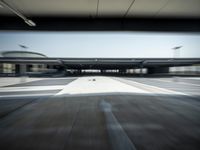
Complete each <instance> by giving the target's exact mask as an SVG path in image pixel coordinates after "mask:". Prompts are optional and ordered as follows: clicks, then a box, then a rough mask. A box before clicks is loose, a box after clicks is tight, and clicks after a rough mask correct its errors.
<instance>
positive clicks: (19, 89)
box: [0, 85, 65, 92]
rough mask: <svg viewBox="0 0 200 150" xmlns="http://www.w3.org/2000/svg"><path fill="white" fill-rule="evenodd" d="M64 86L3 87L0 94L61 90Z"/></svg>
mask: <svg viewBox="0 0 200 150" xmlns="http://www.w3.org/2000/svg"><path fill="white" fill-rule="evenodd" d="M64 87H65V86H63V85H62V86H25V87H3V88H0V92H22V91H46V90H61V89H63V88H64Z"/></svg>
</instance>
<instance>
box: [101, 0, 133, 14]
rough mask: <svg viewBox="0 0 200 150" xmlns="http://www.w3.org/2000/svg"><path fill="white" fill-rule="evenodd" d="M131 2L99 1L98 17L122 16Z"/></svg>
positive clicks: (129, 0) (124, 0)
mask: <svg viewBox="0 0 200 150" xmlns="http://www.w3.org/2000/svg"><path fill="white" fill-rule="evenodd" d="M132 1H133V0H99V9H98V10H99V11H98V15H99V16H110V15H114V16H123V15H124V14H125V13H126V11H127V9H128V7H129V6H130V5H131V3H132Z"/></svg>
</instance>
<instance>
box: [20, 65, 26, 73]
mask: <svg viewBox="0 0 200 150" xmlns="http://www.w3.org/2000/svg"><path fill="white" fill-rule="evenodd" d="M26 71H27V70H26V64H20V66H19V74H20V75H25V74H26Z"/></svg>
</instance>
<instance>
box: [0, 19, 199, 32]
mask: <svg viewBox="0 0 200 150" xmlns="http://www.w3.org/2000/svg"><path fill="white" fill-rule="evenodd" d="M31 19H33V20H34V21H35V22H36V24H37V26H36V27H30V26H27V25H26V24H24V23H23V22H21V20H20V19H19V18H17V17H3V16H0V20H2V21H1V22H0V30H22V31H23V30H24V31H26V30H28V31H29V30H31V31H164V32H171V31H175V32H200V19H189V18H188V19H187V18H185V19H172V18H164V19H163V18H162V19H161V18H60V17H55V18H53V17H34V18H31Z"/></svg>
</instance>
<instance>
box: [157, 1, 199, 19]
mask: <svg viewBox="0 0 200 150" xmlns="http://www.w3.org/2000/svg"><path fill="white" fill-rule="evenodd" d="M158 16H171V17H200V0H169V3H168V4H167V5H166V7H164V8H163V9H162V10H161V11H160V13H159V14H158Z"/></svg>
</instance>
